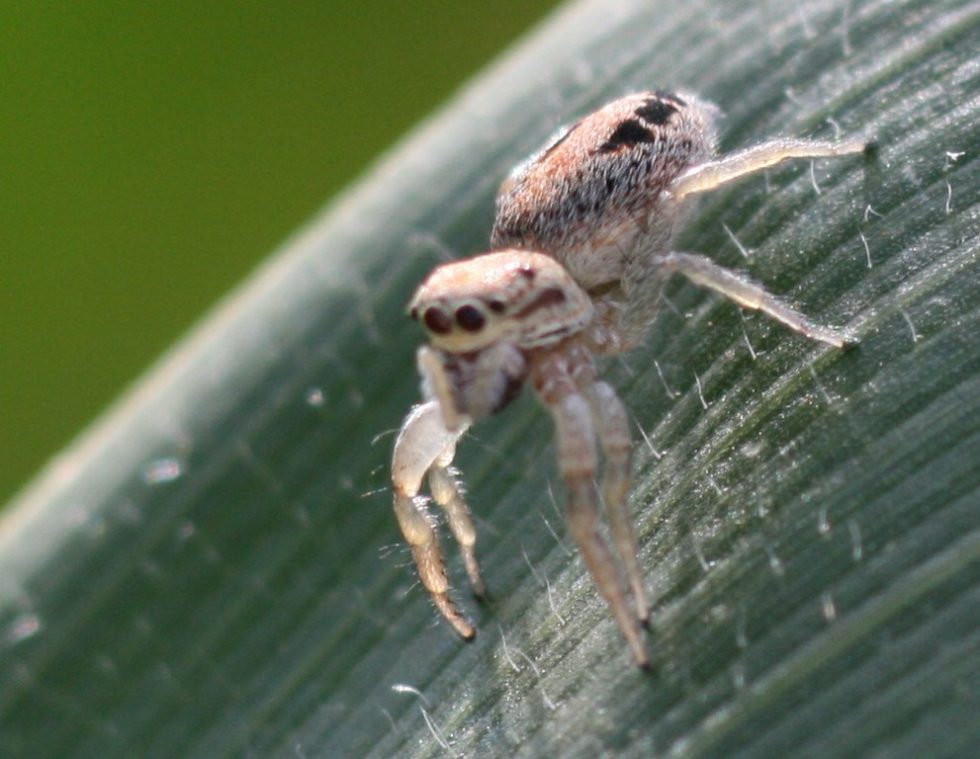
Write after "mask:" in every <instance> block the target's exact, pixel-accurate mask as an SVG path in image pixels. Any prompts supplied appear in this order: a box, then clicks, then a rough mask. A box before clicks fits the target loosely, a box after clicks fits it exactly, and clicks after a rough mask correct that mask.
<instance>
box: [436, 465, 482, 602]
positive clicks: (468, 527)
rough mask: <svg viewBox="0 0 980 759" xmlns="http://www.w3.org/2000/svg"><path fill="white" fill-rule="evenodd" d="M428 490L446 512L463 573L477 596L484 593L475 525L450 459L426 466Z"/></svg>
mask: <svg viewBox="0 0 980 759" xmlns="http://www.w3.org/2000/svg"><path fill="white" fill-rule="evenodd" d="M450 458H451V457H450ZM429 492H431V493H432V500H433V501H435V502H436V503H438V504H439V505H440V506H441V507H442V509H443V511H445V512H446V521H447V522H448V523H449V529H450V530H451V531H452V533H453V537H455V538H456V542H457V543H459V550H460V553H462V554H463V563H464V564H465V565H466V574H467V575H469V578H470V585H472V586H473V592H474V593H476V595H478V596H485V595H486V593H487V590H486V586H485V585H484V584H483V578H482V577H481V575H480V564H479V562H478V561H477V559H476V548H475V546H476V527H475V526H474V525H473V519H472V517H471V516H470V508H469V506H467V505H466V501H465V500H464V499H463V494H462V492H460V486H459V482H458V481H457V479H456V476H455V475H454V474H453V470H451V469H450V467H449V462H446V463H445V464H442V463H438V462H437V463H436V464H434V465H433V466H432V468H431V469H430V470H429Z"/></svg>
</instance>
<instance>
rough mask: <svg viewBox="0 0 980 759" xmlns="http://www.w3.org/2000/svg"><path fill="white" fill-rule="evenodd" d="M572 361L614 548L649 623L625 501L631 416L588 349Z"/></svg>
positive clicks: (575, 351) (641, 617) (579, 351)
mask: <svg viewBox="0 0 980 759" xmlns="http://www.w3.org/2000/svg"><path fill="white" fill-rule="evenodd" d="M570 361H571V363H572V376H573V378H574V379H575V384H576V386H577V387H578V389H579V392H581V393H582V395H583V396H584V397H585V399H586V400H587V401H588V404H589V410H590V412H591V414H592V422H593V424H594V425H595V430H596V434H597V436H598V438H599V444H600V445H601V446H602V453H603V457H604V459H605V468H604V470H603V472H602V485H601V489H602V500H603V503H604V504H605V507H606V516H607V517H608V519H609V533H610V535H611V537H612V542H613V548H614V549H615V551H616V553H617V554H619V560H620V562H622V566H623V569H625V570H626V579H627V581H628V582H629V585H630V589H631V590H632V592H633V602H634V604H635V605H636V615H637V617H638V618H639V620H640V622H642V623H644V624H646V622H647V619H648V618H649V616H650V607H649V605H648V603H647V594H646V588H645V587H644V583H643V571H642V570H641V569H640V561H639V558H638V554H639V551H638V550H637V545H636V536H635V534H634V532H633V520H632V519H631V515H630V510H629V504H627V502H626V501H627V497H628V496H629V491H630V483H631V480H632V477H631V474H630V462H631V460H632V452H633V441H632V439H631V438H630V425H629V417H628V416H627V415H626V408H625V407H624V406H623V402H622V401H621V400H620V399H619V396H618V395H617V394H616V391H615V390H613V388H612V386H611V385H610V384H609V383H607V382H602V381H598V380H597V379H596V372H595V365H594V364H593V362H592V357H591V356H590V355H589V353H588V351H587V350H585V349H584V348H573V349H572V350H571V352H570Z"/></svg>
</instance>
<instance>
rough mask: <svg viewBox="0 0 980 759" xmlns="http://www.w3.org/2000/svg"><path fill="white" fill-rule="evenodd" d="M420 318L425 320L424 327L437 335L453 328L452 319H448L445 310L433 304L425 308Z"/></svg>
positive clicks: (447, 332)
mask: <svg viewBox="0 0 980 759" xmlns="http://www.w3.org/2000/svg"><path fill="white" fill-rule="evenodd" d="M422 320H423V321H424V322H425V326H426V329H428V330H429V331H430V332H434V333H435V334H437V335H447V334H449V332H450V330H452V328H453V324H452V321H450V319H449V317H448V316H447V315H446V312H445V311H443V310H442V309H441V308H436V307H435V306H433V307H431V308H427V309H425V315H424V316H423V317H422Z"/></svg>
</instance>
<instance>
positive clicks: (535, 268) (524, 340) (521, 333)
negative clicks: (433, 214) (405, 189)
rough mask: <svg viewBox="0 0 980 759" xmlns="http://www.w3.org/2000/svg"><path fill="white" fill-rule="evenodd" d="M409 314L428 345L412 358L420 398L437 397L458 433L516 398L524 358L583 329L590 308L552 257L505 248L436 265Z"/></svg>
mask: <svg viewBox="0 0 980 759" xmlns="http://www.w3.org/2000/svg"><path fill="white" fill-rule="evenodd" d="M409 313H410V314H411V315H412V316H413V317H414V318H416V319H418V320H419V321H420V322H421V323H422V325H423V326H424V327H425V329H426V332H428V334H429V339H430V341H431V343H432V344H431V345H427V346H424V347H422V348H421V349H419V354H418V362H419V370H420V371H421V374H422V377H423V384H424V385H425V390H424V394H425V395H426V397H429V398H436V399H438V401H439V405H440V406H441V407H442V412H443V417H444V421H445V424H446V428H447V429H450V430H457V429H459V428H460V427H462V426H463V425H464V424H468V423H469V422H470V421H475V420H477V419H481V418H483V417H485V416H488V415H490V414H493V413H495V412H497V411H499V410H500V409H502V408H503V407H504V406H506V405H507V404H508V403H509V402H510V401H511V400H512V399H513V398H515V397H516V396H517V394H518V392H519V391H520V389H521V387H522V385H523V384H524V380H525V379H526V377H527V371H528V361H527V359H528V357H527V353H528V352H529V351H533V350H535V349H539V348H548V347H550V346H553V345H557V344H558V343H560V342H561V341H562V340H564V339H566V338H567V337H570V336H572V335H574V334H576V333H578V332H580V331H582V330H583V329H584V328H585V327H586V326H588V325H589V324H590V323H591V321H592V317H593V307H592V301H591V300H590V299H589V296H588V295H587V294H586V293H585V291H584V290H582V288H580V287H579V286H578V285H577V284H575V281H574V280H573V279H572V278H571V276H570V275H569V274H568V272H567V271H565V269H564V268H562V266H561V264H559V263H558V262H557V261H555V260H554V259H553V258H550V257H548V256H545V255H541V254H540V253H530V252H528V251H520V250H505V251H500V252H498V253H486V254H484V255H482V256H476V257H475V258H470V259H467V260H464V261H454V262H453V263H448V264H443V265H442V266H440V267H438V268H437V269H435V270H434V271H433V272H432V273H431V274H430V275H429V276H428V277H427V278H426V279H425V281H424V282H423V283H422V284H421V286H420V287H419V289H418V291H417V292H416V293H415V297H414V298H413V299H412V302H411V304H410V306H409Z"/></svg>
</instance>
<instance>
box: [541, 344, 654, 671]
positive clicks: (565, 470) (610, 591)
mask: <svg viewBox="0 0 980 759" xmlns="http://www.w3.org/2000/svg"><path fill="white" fill-rule="evenodd" d="M531 378H532V381H533V383H534V388H535V390H536V391H537V393H538V396H539V397H540V398H541V401H542V403H544V405H545V406H546V407H547V408H548V410H549V411H550V412H551V415H552V417H553V419H554V421H555V430H556V434H557V445H558V467H559V469H560V471H561V473H562V477H563V478H564V480H565V488H566V490H567V491H568V495H567V498H566V504H565V511H566V518H567V520H568V529H569V532H571V534H572V536H573V537H574V538H575V542H576V543H577V544H578V547H579V550H581V552H582V558H583V560H584V561H585V566H586V567H588V570H589V573H590V574H591V575H592V578H593V580H594V581H595V584H596V588H598V590H599V593H600V594H601V595H602V597H603V598H605V599H606V603H608V604H609V607H610V608H611V609H612V612H613V616H614V617H615V618H616V622H617V623H618V624H619V629H620V630H621V631H622V633H623V636H624V637H625V638H626V641H627V643H628V644H629V646H630V649H631V650H632V652H633V658H634V660H635V661H636V663H637V665H639V666H640V667H647V666H649V664H650V659H649V656H648V655H647V652H646V648H645V646H644V645H643V633H642V630H641V627H640V622H639V620H638V619H637V616H636V614H635V613H634V612H633V609H632V608H631V607H630V603H629V594H628V592H627V589H626V586H625V585H624V584H623V581H622V578H621V577H620V573H619V568H618V566H617V564H616V560H615V558H614V557H613V554H612V552H611V551H610V550H609V547H608V546H607V545H606V541H605V540H604V539H603V537H602V533H601V532H600V531H599V493H598V491H597V489H596V485H595V472H596V466H597V463H598V454H597V452H596V445H595V432H594V429H593V426H592V412H591V409H590V408H589V403H588V401H586V399H585V398H584V397H583V396H582V395H581V394H580V393H579V391H578V388H577V387H576V386H575V382H574V380H573V379H572V376H571V373H570V370H569V366H568V363H567V361H566V358H565V356H564V355H562V354H561V353H551V354H547V355H545V356H542V357H541V358H540V359H539V360H538V361H536V362H535V364H534V366H533V369H532V374H531Z"/></svg>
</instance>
